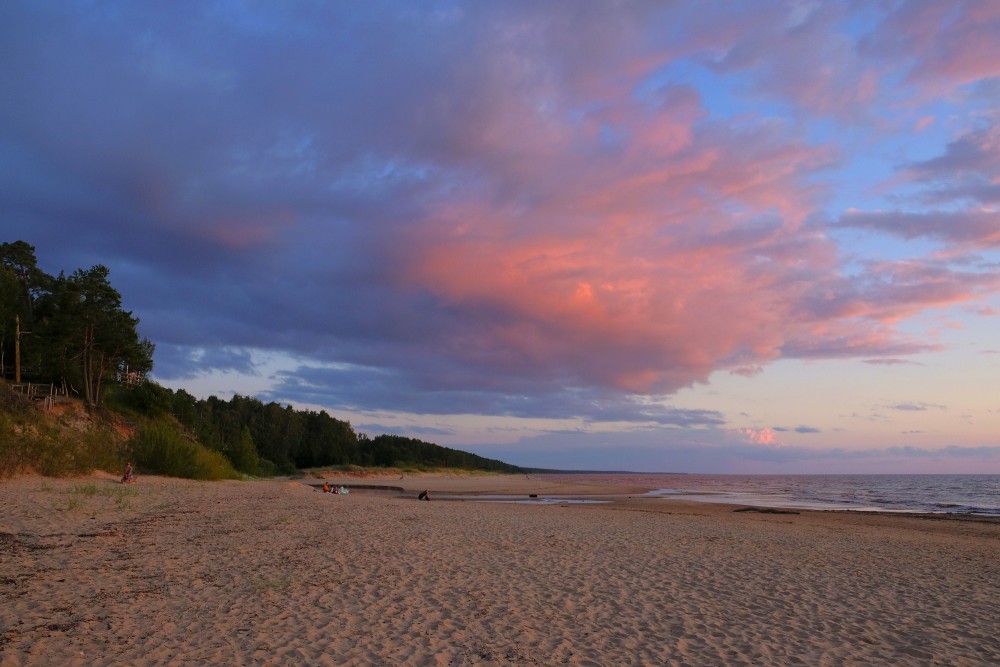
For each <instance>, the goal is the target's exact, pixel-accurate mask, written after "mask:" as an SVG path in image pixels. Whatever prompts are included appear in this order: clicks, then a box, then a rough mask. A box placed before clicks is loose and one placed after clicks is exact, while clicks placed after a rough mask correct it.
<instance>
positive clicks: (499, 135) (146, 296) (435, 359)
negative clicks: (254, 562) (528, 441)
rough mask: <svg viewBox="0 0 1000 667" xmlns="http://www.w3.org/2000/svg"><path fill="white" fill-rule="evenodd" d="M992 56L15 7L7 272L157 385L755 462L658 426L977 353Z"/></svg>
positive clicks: (5, 55) (647, 18) (992, 266)
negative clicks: (739, 383) (650, 433)
mask: <svg viewBox="0 0 1000 667" xmlns="http://www.w3.org/2000/svg"><path fill="white" fill-rule="evenodd" d="M998 35H1000V6H998V5H997V4H996V3H989V2H977V1H975V0H969V1H968V2H948V3H944V2H941V3H937V2H901V1H900V2H884V3H861V4H860V5H859V4H856V3H848V2H822V3H812V2H778V1H775V2H768V1H760V2H756V1H755V2H731V3H730V2H726V3H702V2H680V3H646V2H624V3H593V2H552V3H537V2H505V3H472V4H469V3H457V2H426V3H425V2H421V3H411V4H406V3H381V2H373V3H319V4H316V3H305V2H301V3H300V2H288V3H263V4H262V3H246V4H243V3H222V2H203V3H165V4H157V5H149V4H142V5H140V4H136V3H131V2H109V3H100V4H98V5H94V4H92V3H85V2H60V3H35V2H27V1H24V2H17V1H15V2H9V3H4V4H3V6H2V7H0V54H2V57H0V87H2V89H3V90H4V91H5V92H4V97H5V101H4V102H3V103H2V104H0V210H2V211H3V212H4V213H3V216H4V221H3V229H4V235H5V236H6V237H7V238H5V239H3V240H8V241H10V240H16V239H25V240H27V241H28V242H29V243H32V244H34V245H35V246H36V248H37V250H38V255H39V258H40V260H41V262H42V264H43V265H44V266H45V268H47V269H49V270H52V271H58V270H60V269H66V270H72V269H74V268H77V267H81V266H89V265H91V264H94V263H97V262H100V263H103V264H106V265H108V266H109V267H111V269H112V275H111V280H112V282H113V283H114V284H115V285H116V286H120V289H121V291H122V292H123V293H124V295H125V297H126V303H127V304H128V307H130V308H133V309H134V310H135V312H136V314H137V315H138V316H139V317H140V318H141V319H142V331H143V333H144V334H145V335H147V336H148V337H150V338H151V339H152V340H153V341H154V342H156V344H157V355H156V362H157V366H156V377H157V378H158V379H160V380H161V381H164V382H171V383H174V384H176V385H177V386H183V385H184V384H185V383H186V382H193V381H196V380H198V379H199V378H201V379H203V380H204V379H206V378H220V379H219V380H217V381H218V382H223V383H228V384H221V385H217V386H215V387H214V388H213V389H214V390H215V391H220V392H223V393H224V392H227V391H229V392H232V391H236V392H242V393H256V394H258V395H260V396H262V397H263V398H265V399H268V400H270V399H274V400H279V401H283V402H292V403H296V404H304V405H314V406H322V407H324V408H327V409H330V410H332V411H335V413H336V412H337V411H340V412H342V413H344V414H366V415H377V414H380V415H389V414H397V415H404V414H405V415H411V416H413V419H414V420H415V421H414V422H413V424H412V428H413V429H416V428H423V429H429V428H436V427H431V426H429V422H428V423H423V422H420V423H418V422H419V419H417V416H420V415H467V416H468V415H472V416H475V415H478V416H483V417H490V418H497V419H500V418H521V419H525V420H544V419H552V420H577V421H578V422H580V423H581V424H582V425H584V426H586V425H587V424H589V425H591V426H595V425H598V424H603V425H605V426H604V427H602V428H616V429H618V430H619V431H621V432H624V431H627V430H628V429H630V428H643V429H647V428H657V427H662V428H664V429H668V430H666V431H663V433H664V434H665V435H664V436H663V437H665V438H669V437H673V436H671V435H670V434H672V433H675V430H674V429H676V430H678V431H683V432H687V431H688V430H691V429H695V430H697V429H706V430H709V431H712V432H717V433H720V434H721V433H729V432H732V431H731V429H734V428H736V429H738V428H751V427H753V428H760V427H759V426H751V425H747V426H740V425H739V424H738V419H737V417H738V415H737V414H735V413H734V412H733V411H732V408H731V406H729V405H728V404H726V405H725V406H723V405H721V404H720V405H719V406H715V405H713V404H712V403H711V402H710V401H709V400H708V399H706V400H705V402H704V403H703V404H702V405H701V406H694V407H681V406H677V405H672V404H671V397H672V396H674V395H676V394H677V392H679V391H682V390H685V389H687V388H692V387H698V386H700V385H701V384H702V383H706V382H709V380H710V377H711V376H712V375H713V373H716V372H717V371H723V372H725V373H727V374H730V375H735V376H736V377H737V378H740V379H742V380H743V381H744V382H748V383H752V382H757V381H760V380H762V378H764V377H765V376H766V375H767V373H766V372H763V371H764V369H766V368H768V367H769V365H770V364H773V363H774V362H776V361H779V360H785V361H794V360H799V361H801V362H813V361H818V360H819V361H821V360H836V359H840V360H864V361H866V363H867V364H868V365H869V367H873V368H875V367H877V368H879V369H881V370H883V371H887V372H889V371H891V369H893V368H896V369H900V368H907V369H911V370H916V369H920V368H923V366H922V365H921V364H920V363H918V362H915V361H913V360H911V359H909V357H911V356H912V355H915V354H918V353H930V352H940V351H943V350H946V349H947V345H946V344H945V343H944V342H942V340H941V337H940V336H936V335H935V334H934V333H933V331H930V330H929V329H928V328H926V327H925V326H922V325H921V326H914V322H917V321H920V320H921V319H922V318H927V317H936V316H937V315H936V314H939V313H943V312H950V310H952V309H954V308H955V307H956V306H961V307H968V306H971V307H974V308H976V309H978V311H977V312H979V313H980V315H978V316H977V318H976V321H980V320H981V321H983V322H986V324H976V325H975V326H986V327H992V329H993V331H994V333H995V332H996V330H997V323H996V322H997V318H996V312H997V310H996V308H997V306H998V303H997V297H998V293H1000V271H998V266H1000V265H998V252H997V250H998V245H1000V213H998V209H997V205H998V200H1000V115H998V113H997V109H998V108H1000V104H998V103H1000V39H997V36H998ZM963 312H968V311H963ZM969 326H972V325H969ZM928 372H930V371H928ZM255 377H256V378H258V380H259V383H258V382H255V381H254V378H255ZM225 378H230V379H229V380H226V379H225ZM994 388H996V386H995V385H994ZM893 401H895V403H894V405H895V406H896V407H895V408H894V409H896V410H907V409H921V410H927V409H936V405H935V404H936V403H946V402H948V401H946V400H944V399H942V398H937V397H932V398H931V399H928V400H923V399H921V400H917V399H911V398H909V397H908V396H902V397H891V396H886V397H884V398H883V399H882V400H881V401H880V403H881V404H882V405H886V404H890V403H892V402H893ZM904 405H911V406H915V407H913V408H905V407H899V406H904ZM921 406H923V407H921ZM873 407H874V405H873ZM371 418H372V419H374V420H375V421H374V422H373V426H374V425H377V423H378V419H379V418H377V417H374V416H372V417H371ZM832 419H833V418H832V417H831V420H832ZM390 423H398V422H393V420H392V419H389V418H386V419H383V420H382V421H381V424H382V425H388V424H390ZM782 423H785V424H786V425H785V426H781V425H780V424H779V425H778V426H775V425H774V424H770V425H769V427H768V428H770V429H771V430H769V431H768V432H767V433H769V434H770V435H771V436H774V434H775V433H778V434H782V435H784V434H786V433H787V434H789V435H792V434H794V435H797V436H802V437H803V438H817V437H820V436H822V435H825V434H827V433H829V432H833V431H835V430H836V428H835V427H834V426H832V424H823V425H812V424H813V423H814V422H813V421H812V419H811V418H810V419H806V418H800V417H797V416H796V415H795V414H790V415H789V416H788V417H787V418H786V419H785V420H783V422H782ZM802 423H809V424H810V425H809V426H803V425H800V424H802ZM994 423H995V419H994ZM612 425H617V426H612ZM532 428H534V429H535V432H537V431H538V430H542V431H544V430H546V429H545V428H544V427H542V426H539V425H538V424H536V425H535V426H533V427H532ZM449 429H450V430H451V432H452V433H453V434H456V437H455V438H453V440H455V439H457V440H461V437H460V436H458V435H457V433H458V431H459V430H460V428H459V427H458V426H457V425H456V424H452V425H451V426H447V427H444V428H443V431H442V432H444V433H447V432H449ZM727 429H728V430H727ZM756 433H757V435H758V436H761V433H762V432H761V431H757V432H756ZM761 437H762V436H761ZM486 440H488V438H486ZM758 442H760V441H758ZM803 442H805V441H803ZM939 444H940V445H941V446H943V445H945V444H949V442H948V441H942V442H940V443H939ZM979 444H982V443H979ZM609 446H613V444H612V445H609Z"/></svg>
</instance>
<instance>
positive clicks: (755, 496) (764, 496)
mask: <svg viewBox="0 0 1000 667" xmlns="http://www.w3.org/2000/svg"><path fill="white" fill-rule="evenodd" d="M546 476H547V477H552V478H559V477H565V478H567V479H569V478H573V479H576V480H580V481H583V480H586V479H590V480H593V481H594V482H603V483H610V484H615V485H622V486H642V487H644V488H649V489H655V490H653V491H650V492H648V493H647V494H645V495H646V496H650V497H655V498H661V499H663V500H664V501H665V502H669V501H670V500H672V499H683V500H688V501H698V502H711V503H730V504H739V505H749V506H754V507H768V508H785V509H811V510H855V511H869V512H872V511H878V512H908V513H944V514H963V515H979V516H996V517H1000V475H687V474H642V473H593V474H592V473H574V474H572V475H546Z"/></svg>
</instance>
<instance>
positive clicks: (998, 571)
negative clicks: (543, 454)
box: [0, 475, 1000, 667]
mask: <svg viewBox="0 0 1000 667" xmlns="http://www.w3.org/2000/svg"><path fill="white" fill-rule="evenodd" d="M331 481H333V480H331ZM372 483H373V484H385V485H397V486H402V487H403V488H404V489H405V494H402V495H401V494H398V493H393V492H375V491H373V492H365V491H361V490H356V491H354V492H352V493H350V494H349V495H346V496H341V495H334V494H324V493H321V492H319V491H317V490H315V489H313V488H311V487H310V486H307V485H306V484H303V483H302V482H301V481H296V480H277V481H259V482H214V483H199V482H190V481H183V480H174V479H165V478H157V477H143V478H141V479H140V481H139V483H138V484H135V485H132V486H123V485H121V484H118V483H117V481H116V480H114V479H111V478H109V477H108V476H101V475H98V476H94V477H90V478H86V479H76V480H53V479H46V478H40V477H21V478H17V479H14V480H9V481H6V482H3V483H2V484H0V504H2V506H3V513H2V514H0V517H2V518H0V665H3V666H4V667H6V666H8V665H11V666H13V665H44V664H61V665H120V664H130V665H162V664H168V663H169V664H182V665H215V664H226V665H291V664H296V665H304V664H308V665H521V664H538V665H561V664H567V665H612V664H614V665H649V664H662V665H691V666H693V665H758V666H759V665H920V666H924V665H935V664H937V665H954V666H960V665H995V664H1000V639H998V633H997V629H998V627H1000V612H998V611H997V607H996V602H997V600H1000V555H998V553H1000V525H998V524H996V523H988V522H966V521H954V520H931V519H927V518H920V517H907V516H876V515H860V514H845V513H836V514H834V513H821V512H801V513H798V514H765V513H756V512H734V511H733V509H734V508H733V507H727V506H721V505H699V504H693V503H685V502H679V501H673V500H671V501H666V500H662V499H649V498H635V497H633V498H631V499H630V498H627V497H620V498H618V499H617V500H615V501H614V502H611V503H608V504H602V505H566V506H552V505H546V506H539V505H518V504H509V503H481V502H442V501H439V500H438V499H437V498H435V500H434V501H432V502H418V501H417V500H416V499H415V494H414V493H413V490H415V489H420V490H423V489H425V488H426V489H429V490H430V491H431V495H432V498H433V497H435V493H438V492H440V493H444V492H448V491H451V492H463V493H465V492H478V493H487V492H497V493H504V492H507V493H510V492H517V493H524V492H531V493H552V492H553V489H560V488H562V489H564V490H566V491H567V492H569V493H584V492H586V493H602V492H606V493H610V492H611V491H621V489H602V488H598V487H588V488H586V489H585V490H581V489H580V488H574V487H572V486H565V485H564V484H563V483H560V482H554V481H552V480H550V479H531V478H525V477H524V476H520V477H504V476H497V477H485V478H474V479H470V478H459V477H454V478H449V477H414V478H410V477H408V478H407V479H406V480H402V484H400V483H399V481H398V480H397V481H394V480H392V479H385V480H381V481H378V480H376V481H374V482H372Z"/></svg>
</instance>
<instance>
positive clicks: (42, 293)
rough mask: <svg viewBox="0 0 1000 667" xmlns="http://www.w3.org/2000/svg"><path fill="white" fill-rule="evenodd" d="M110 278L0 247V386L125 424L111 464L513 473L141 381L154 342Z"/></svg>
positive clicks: (274, 409) (332, 422)
mask: <svg viewBox="0 0 1000 667" xmlns="http://www.w3.org/2000/svg"><path fill="white" fill-rule="evenodd" d="M109 274H110V271H109V270H108V268H107V267H105V266H102V265H96V266H93V267H91V268H89V269H77V270H75V271H74V272H73V273H71V274H70V275H69V276H66V275H65V274H64V273H60V274H59V275H58V276H50V275H48V274H46V273H45V272H44V271H42V270H41V269H40V268H39V267H38V262H37V259H36V256H35V248H34V247H33V246H31V245H29V244H28V243H26V242H24V241H15V242H13V243H3V244H0V369H2V376H3V378H5V380H10V381H13V382H14V383H15V385H16V384H17V383H28V382H31V383H36V384H39V383H44V384H51V385H52V386H53V387H56V388H58V391H59V392H60V393H61V394H64V395H65V396H67V398H77V399H79V400H81V401H83V403H84V404H85V405H86V406H88V409H89V410H91V411H93V412H95V413H107V412H110V413H114V414H118V415H125V416H127V417H128V418H129V419H131V420H132V421H133V422H134V423H136V424H137V425H138V433H137V435H136V436H134V437H133V438H132V440H131V441H130V442H129V443H128V445H127V446H125V447H121V448H119V451H118V453H117V456H112V457H110V458H111V459H112V460H113V461H114V463H115V464H117V463H118V462H119V460H120V459H121V458H123V457H135V458H137V459H138V460H139V461H140V463H143V462H144V463H145V464H146V468H147V469H150V470H153V471H158V472H164V473H170V472H172V471H173V472H177V470H178V469H179V468H184V467H185V466H183V465H180V466H179V464H178V462H177V459H178V458H184V459H192V460H193V459H207V460H209V461H210V462H211V463H212V466H214V467H215V468H221V469H223V472H222V473H219V474H218V475H215V476H216V477H218V476H231V475H227V474H226V473H225V472H224V471H225V470H230V471H233V470H234V471H238V472H240V473H243V474H246V475H255V476H267V475H276V474H290V473H292V472H294V471H295V470H296V469H302V468H316V467H323V466H363V467H395V468H417V469H427V468H457V469H475V470H486V471H492V472H508V473H510V472H523V471H524V469H523V468H519V467H517V466H513V465H510V464H507V463H504V462H502V461H497V460H493V459H487V458H484V457H481V456H478V455H476V454H472V453H469V452H464V451H460V450H457V449H451V448H448V447H442V446H440V445H436V444H433V443H429V442H423V441H421V440H417V439H413V438H407V437H403V436H399V435H378V436H376V437H369V436H368V435H366V434H364V433H356V432H355V431H354V429H353V428H352V427H351V424H350V423H349V422H346V421H342V420H339V419H336V418H334V417H331V416H330V415H329V414H327V413H326V412H325V411H320V412H314V411H303V410H295V409H293V408H292V407H290V406H287V405H286V406H282V405H280V404H278V403H273V402H272V403H267V404H265V403H263V402H262V401H260V400H258V399H256V398H252V397H246V396H239V395H237V396H233V397H232V398H231V399H230V400H228V401H226V400H222V399H219V398H217V397H215V396H210V397H208V398H207V399H198V398H196V397H194V396H192V395H191V394H189V393H188V392H186V391H184V390H183V389H179V390H176V391H174V390H172V389H169V388H167V387H163V386H161V385H159V384H157V383H156V382H153V381H151V380H148V379H146V377H145V376H146V374H147V373H148V372H149V371H151V370H152V368H153V352H154V349H155V346H154V345H153V343H151V342H150V341H149V340H147V339H146V338H143V337H141V336H140V335H139V331H138V325H139V319H138V318H137V317H135V316H134V315H133V314H132V313H131V312H130V311H127V310H125V309H124V307H123V305H122V297H121V295H120V294H119V293H118V291H117V290H115V289H114V287H112V285H111V282H110V277H109ZM29 342H30V344H29ZM22 343H23V344H22ZM12 386H13V385H12ZM22 430H23V429H22ZM202 450H204V451H202ZM106 458H107V457H105V459H106ZM191 476H197V475H191Z"/></svg>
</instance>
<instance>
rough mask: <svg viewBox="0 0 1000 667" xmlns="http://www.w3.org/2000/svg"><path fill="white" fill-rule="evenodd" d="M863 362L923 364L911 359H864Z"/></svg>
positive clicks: (876, 363) (873, 363)
mask: <svg viewBox="0 0 1000 667" xmlns="http://www.w3.org/2000/svg"><path fill="white" fill-rule="evenodd" d="M862 362H863V363H866V364H872V365H874V366H922V365H923V364H921V363H919V362H917V361H912V360H910V359H893V358H888V359H862Z"/></svg>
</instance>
